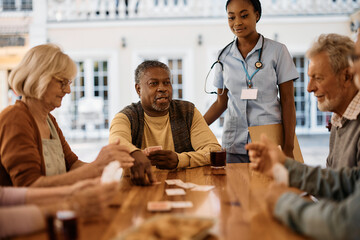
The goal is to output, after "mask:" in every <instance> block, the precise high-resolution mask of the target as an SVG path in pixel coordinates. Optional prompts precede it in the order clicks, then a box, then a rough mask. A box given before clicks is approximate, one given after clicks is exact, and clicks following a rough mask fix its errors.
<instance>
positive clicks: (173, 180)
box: [165, 179, 184, 185]
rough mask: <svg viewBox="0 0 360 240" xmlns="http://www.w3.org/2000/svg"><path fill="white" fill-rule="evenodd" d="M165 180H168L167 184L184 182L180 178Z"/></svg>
mask: <svg viewBox="0 0 360 240" xmlns="http://www.w3.org/2000/svg"><path fill="white" fill-rule="evenodd" d="M165 182H166V184H167V185H175V184H178V183H184V182H183V181H181V180H180V179H166V180H165Z"/></svg>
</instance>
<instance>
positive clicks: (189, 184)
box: [175, 182, 198, 189]
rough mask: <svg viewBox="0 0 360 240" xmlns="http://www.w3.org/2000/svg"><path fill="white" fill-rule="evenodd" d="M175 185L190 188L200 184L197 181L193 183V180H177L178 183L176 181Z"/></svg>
mask: <svg viewBox="0 0 360 240" xmlns="http://www.w3.org/2000/svg"><path fill="white" fill-rule="evenodd" d="M175 185H176V186H179V187H182V188H185V189H190V188H194V187H197V186H198V185H196V184H195V183H191V182H187V183H184V182H177V183H175Z"/></svg>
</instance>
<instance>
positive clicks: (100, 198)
mask: <svg viewBox="0 0 360 240" xmlns="http://www.w3.org/2000/svg"><path fill="white" fill-rule="evenodd" d="M118 191H119V184H118V183H115V182H114V183H107V184H99V185H96V186H93V187H89V188H86V189H84V190H82V191H79V192H78V193H75V194H74V195H73V196H72V197H70V198H69V200H68V201H69V202H70V203H71V205H72V208H73V209H74V210H75V211H76V214H77V216H79V217H80V218H81V219H83V220H85V221H86V220H92V219H96V218H98V217H102V216H103V214H104V213H105V209H106V207H107V206H108V205H109V204H110V203H111V201H112V200H113V199H114V197H115V195H116V194H117V193H118Z"/></svg>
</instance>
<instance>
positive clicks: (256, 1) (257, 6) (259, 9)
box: [225, 0, 261, 22]
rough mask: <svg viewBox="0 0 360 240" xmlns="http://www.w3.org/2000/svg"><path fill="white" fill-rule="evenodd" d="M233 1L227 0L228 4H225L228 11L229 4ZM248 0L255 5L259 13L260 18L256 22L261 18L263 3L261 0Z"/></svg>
mask: <svg viewBox="0 0 360 240" xmlns="http://www.w3.org/2000/svg"><path fill="white" fill-rule="evenodd" d="M231 1H232V0H227V1H226V5H225V10H226V11H227V8H228V5H229V3H230V2H231ZM246 1H248V2H249V3H250V4H251V5H252V6H253V7H254V10H255V12H258V13H259V19H258V20H257V21H256V22H258V21H259V20H260V18H261V3H260V1H259V0H246Z"/></svg>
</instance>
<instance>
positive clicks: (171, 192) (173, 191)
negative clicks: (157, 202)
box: [165, 188, 186, 196]
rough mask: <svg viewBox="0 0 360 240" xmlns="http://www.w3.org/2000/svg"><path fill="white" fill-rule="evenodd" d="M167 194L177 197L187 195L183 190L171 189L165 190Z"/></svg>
mask: <svg viewBox="0 0 360 240" xmlns="http://www.w3.org/2000/svg"><path fill="white" fill-rule="evenodd" d="M165 192H166V194H167V195H168V196H177V195H185V194H186V192H185V191H184V189H182V188H169V189H165Z"/></svg>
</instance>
